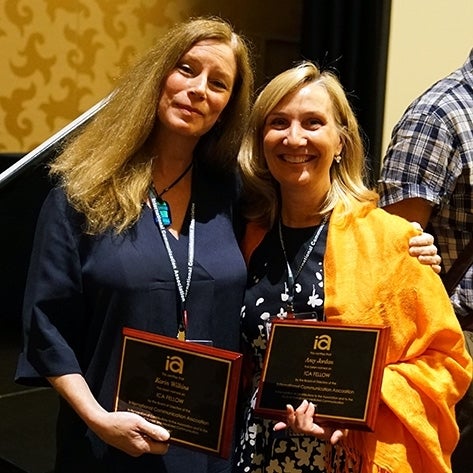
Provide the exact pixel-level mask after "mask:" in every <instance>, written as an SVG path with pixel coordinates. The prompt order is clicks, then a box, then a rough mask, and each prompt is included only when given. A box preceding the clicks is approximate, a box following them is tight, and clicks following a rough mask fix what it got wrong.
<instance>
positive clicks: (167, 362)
mask: <svg viewBox="0 0 473 473" xmlns="http://www.w3.org/2000/svg"><path fill="white" fill-rule="evenodd" d="M123 335H124V336H123V348H122V356H121V362H120V371H119V379H118V386H117V395H116V400H115V410H120V411H129V412H135V413H137V414H139V415H141V416H143V417H144V418H145V419H146V420H148V421H150V422H154V423H157V424H160V425H162V426H163V427H164V428H166V429H167V430H169V432H170V433H171V438H170V442H171V443H175V444H179V445H181V446H186V447H190V448H193V449H196V450H199V451H202V452H205V453H210V454H215V455H218V456H221V457H224V458H228V457H229V456H230V453H231V449H232V440H233V429H234V424H235V409H236V402H237V395H238V388H239V379H240V372H241V363H242V355H241V354H240V353H236V352H232V351H228V350H223V349H220V348H214V347H209V346H204V345H200V344H197V343H190V342H184V341H180V340H177V339H174V338H169V337H164V336H162V335H156V334H152V333H148V332H143V331H140V330H135V329H130V328H124V329H123Z"/></svg>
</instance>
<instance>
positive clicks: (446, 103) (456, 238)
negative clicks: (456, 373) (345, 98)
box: [379, 49, 473, 473]
mask: <svg viewBox="0 0 473 473" xmlns="http://www.w3.org/2000/svg"><path fill="white" fill-rule="evenodd" d="M472 190H473V49H472V50H471V51H470V54H469V57H468V59H467V60H466V62H465V63H464V64H463V65H462V66H461V67H460V68H458V69H457V70H455V71H454V72H452V73H451V74H450V75H448V76H446V77H444V78H442V79H440V80H439V81H437V82H436V83H435V84H433V85H432V86H431V87H430V88H429V89H428V90H426V91H425V92H424V93H423V94H421V95H420V96H419V97H418V98H417V99H415V100H414V101H413V102H412V103H411V104H410V105H409V107H408V108H407V110H406V111H405V112H404V114H403V116H402V118H401V119H400V121H399V122H398V123H397V124H396V126H395V127H394V129H393V132H392V137H391V142H390V144H389V146H388V149H387V152H386V156H385V158H384V162H383V167H382V170H381V176H380V180H379V193H380V205H381V206H382V207H384V208H385V210H387V211H389V212H391V213H394V214H397V215H400V216H402V217H404V218H406V219H408V220H410V221H417V222H419V223H420V224H421V225H422V226H423V227H424V228H426V227H427V229H428V231H430V232H431V233H433V234H434V235H435V237H436V240H437V245H438V247H439V252H440V255H441V256H442V259H443V264H444V271H448V269H449V268H450V267H451V266H452V264H453V262H454V261H455V260H456V258H457V257H458V255H459V254H460V253H461V251H462V250H463V248H464V247H465V246H466V245H467V244H468V242H469V241H470V240H471V238H472V237H473V235H472V229H473V192H472ZM451 301H452V304H453V306H454V309H455V312H456V314H457V316H458V318H459V319H460V320H461V319H462V318H463V317H467V316H472V317H473V267H470V268H469V270H468V271H467V273H466V274H465V276H464V277H463V279H462V280H461V281H460V283H459V285H458V286H457V287H456V289H455V291H454V293H453V295H452V297H451ZM464 320H465V319H464ZM471 325H472V324H470V327H469V328H470V331H465V338H466V341H467V343H469V344H472V343H473V342H472V339H473V332H472V331H471V330H473V327H471ZM470 353H471V346H470ZM457 421H458V425H459V427H460V431H461V436H460V442H459V444H458V446H457V448H456V450H455V452H454V454H453V456H452V469H453V472H454V473H471V472H473V455H471V452H470V451H469V450H471V447H472V446H473V386H470V389H469V392H468V393H467V394H466V396H465V397H464V398H463V400H462V401H461V402H460V403H459V404H458V405H457Z"/></svg>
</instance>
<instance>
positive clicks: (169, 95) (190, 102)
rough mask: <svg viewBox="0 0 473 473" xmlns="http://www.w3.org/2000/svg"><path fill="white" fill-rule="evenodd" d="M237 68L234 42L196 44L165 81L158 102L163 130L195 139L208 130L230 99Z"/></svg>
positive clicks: (201, 42) (202, 42)
mask: <svg viewBox="0 0 473 473" xmlns="http://www.w3.org/2000/svg"><path fill="white" fill-rule="evenodd" d="M236 67H237V66H236V61H235V55H234V53H233V50H232V49H231V47H230V45H228V44H226V43H222V42H220V41H216V40H206V41H200V42H198V43H196V44H195V45H194V46H193V47H192V48H191V49H190V50H189V51H187V53H186V54H184V56H183V57H182V58H181V59H180V61H179V62H178V64H177V65H176V67H175V68H174V69H172V70H171V72H170V73H169V75H168V77H167V79H166V81H165V84H164V87H163V92H162V94H161V97H160V100H159V104H158V118H159V121H160V123H161V125H162V129H163V131H166V132H167V133H172V134H176V135H180V136H186V137H191V138H192V139H195V141H197V140H198V138H200V137H201V136H202V135H203V134H205V133H207V131H209V130H210V129H211V128H212V126H213V125H214V124H215V122H216V121H217V119H218V117H219V116H220V114H221V112H222V111H223V109H224V108H225V106H226V105H227V103H228V101H229V100H230V97H231V94H232V89H233V84H234V82H235V77H236Z"/></svg>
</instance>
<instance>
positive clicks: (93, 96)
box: [0, 0, 193, 152]
mask: <svg viewBox="0 0 473 473" xmlns="http://www.w3.org/2000/svg"><path fill="white" fill-rule="evenodd" d="M192 3H193V2H192V1H185V0H177V1H176V0H174V1H167V0H141V1H136V0H67V1H64V0H1V1H0V51H1V53H0V71H1V74H0V152H28V151H30V150H31V149H33V148H34V147H35V146H37V145H38V144H40V143H41V142H42V141H44V140H45V139H47V138H48V137H49V136H51V135H52V134H54V133H55V132H56V131H58V130H59V129H61V128H62V127H64V126H65V125H66V124H68V123H69V122H70V121H72V120H73V119H75V118H76V117H77V116H79V115H80V114H81V113H83V112H84V111H85V110H87V109H88V108H90V107H91V106H92V105H94V104H95V103H97V102H98V101H99V100H101V99H102V98H103V97H105V96H106V95H107V94H108V93H109V92H110V90H111V89H112V87H113V82H114V80H115V78H116V77H117V75H118V74H119V73H120V72H121V71H122V70H123V69H124V68H126V67H128V66H129V65H130V64H131V63H132V62H133V60H134V59H135V57H136V56H137V55H138V54H140V53H141V52H142V51H144V50H146V49H148V48H149V47H150V46H151V45H152V44H153V42H154V40H155V38H157V37H158V36H160V35H161V34H162V33H163V32H164V31H166V30H167V29H168V28H169V26H170V25H171V24H173V23H175V22H176V21H180V20H181V19H182V18H184V17H185V16H187V13H188V9H189V8H190V7H191V6H192Z"/></svg>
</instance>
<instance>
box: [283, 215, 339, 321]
mask: <svg viewBox="0 0 473 473" xmlns="http://www.w3.org/2000/svg"><path fill="white" fill-rule="evenodd" d="M329 216H330V214H329V213H327V214H325V216H324V218H323V219H322V223H321V224H320V226H319V227H318V228H317V229H316V230H315V232H314V234H313V236H312V240H311V241H310V243H309V247H308V248H307V250H306V252H305V254H304V257H303V258H302V261H301V264H300V265H299V267H298V268H297V271H296V273H295V274H294V273H293V272H292V268H291V265H290V264H289V261H288V259H287V253H286V247H285V245H284V238H283V235H282V223H281V217H280V218H279V241H280V243H281V249H282V252H283V254H284V259H285V261H286V266H287V288H288V293H289V294H288V299H287V306H286V310H287V313H288V318H293V317H294V290H295V285H296V280H297V278H298V276H299V274H300V273H301V271H302V268H303V267H304V265H305V264H306V262H307V260H308V259H309V256H310V255H311V253H312V250H313V249H314V247H315V245H316V243H317V240H318V239H319V236H320V234H321V233H322V230H323V229H324V227H325V224H326V223H327V221H328V219H329Z"/></svg>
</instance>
